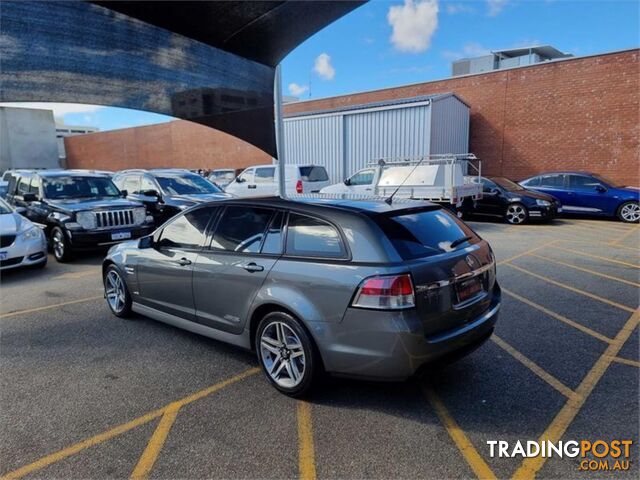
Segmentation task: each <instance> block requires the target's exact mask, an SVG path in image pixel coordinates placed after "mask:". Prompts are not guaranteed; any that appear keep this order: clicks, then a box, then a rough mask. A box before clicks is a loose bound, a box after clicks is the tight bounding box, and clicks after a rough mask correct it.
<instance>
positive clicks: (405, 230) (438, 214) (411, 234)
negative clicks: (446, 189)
mask: <svg viewBox="0 0 640 480" xmlns="http://www.w3.org/2000/svg"><path fill="white" fill-rule="evenodd" d="M376 222H377V223H378V225H379V226H380V228H382V230H383V232H384V233H385V234H386V236H387V238H389V240H391V243H392V244H393V246H394V247H395V249H396V250H397V251H398V254H399V255H400V256H401V257H402V258H403V259H404V260H410V259H413V258H418V257H429V256H431V255H437V254H440V253H445V252H450V251H452V250H455V249H457V248H462V247H464V246H467V245H468V242H469V241H474V240H475V239H477V238H478V237H477V236H476V234H475V233H473V230H471V229H470V228H469V227H467V226H466V225H465V224H464V223H462V222H461V221H460V220H458V219H457V218H456V217H455V216H454V215H452V214H451V213H449V212H448V211H446V210H444V209H440V208H439V209H430V210H419V211H405V212H399V213H398V214H394V215H381V216H379V217H376ZM465 237H469V239H468V240H465V241H462V239H464V238H465ZM456 241H458V242H456ZM454 242H456V243H457V244H454V245H453V247H452V243H454Z"/></svg>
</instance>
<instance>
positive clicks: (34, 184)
mask: <svg viewBox="0 0 640 480" xmlns="http://www.w3.org/2000/svg"><path fill="white" fill-rule="evenodd" d="M29 193H31V194H33V196H34V197H35V199H34V200H33V201H31V202H29V208H28V209H27V211H26V212H25V215H26V216H27V218H29V220H31V221H32V222H36V223H40V224H43V225H45V224H46V222H47V216H48V214H49V210H48V208H47V207H46V205H45V204H44V203H43V202H42V179H41V178H40V177H39V176H38V175H34V176H33V177H32V178H31V183H30V184H29Z"/></svg>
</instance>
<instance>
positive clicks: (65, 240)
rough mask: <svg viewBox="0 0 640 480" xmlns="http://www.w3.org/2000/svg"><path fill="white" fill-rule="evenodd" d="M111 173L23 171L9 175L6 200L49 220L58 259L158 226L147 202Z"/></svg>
mask: <svg viewBox="0 0 640 480" xmlns="http://www.w3.org/2000/svg"><path fill="white" fill-rule="evenodd" d="M125 195H126V192H121V191H120V190H118V188H117V187H116V186H115V185H114V183H113V182H112V181H111V178H109V176H108V175H105V174H100V173H95V172H92V171H87V170H32V171H29V170H21V171H19V172H16V173H15V174H13V175H12V176H11V177H10V179H9V185H8V191H7V201H8V202H9V203H11V204H12V205H14V206H15V207H18V208H20V207H22V208H23V209H24V210H25V212H24V215H25V216H26V217H28V218H29V219H30V220H32V221H34V222H36V223H40V224H43V225H46V232H47V235H48V237H49V239H50V242H51V247H52V249H53V254H54V256H55V257H56V260H58V261H59V262H65V261H68V260H70V259H71V257H72V256H73V251H74V250H79V249H88V248H96V247H101V246H106V245H112V244H114V243H118V242H120V241H122V240H127V239H130V238H138V237H141V236H144V235H146V234H148V233H149V232H150V231H151V230H152V229H153V219H152V218H151V217H150V216H148V215H147V212H146V209H145V207H144V205H142V204H141V203H139V202H135V201H132V200H127V199H126V198H123V196H125Z"/></svg>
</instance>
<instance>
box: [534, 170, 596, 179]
mask: <svg viewBox="0 0 640 480" xmlns="http://www.w3.org/2000/svg"><path fill="white" fill-rule="evenodd" d="M546 175H595V174H594V173H593V172H585V171H584V170H573V171H565V172H543V173H538V174H537V175H533V176H531V177H528V178H536V177H544V176H546Z"/></svg>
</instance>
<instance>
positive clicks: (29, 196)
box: [22, 193, 38, 202]
mask: <svg viewBox="0 0 640 480" xmlns="http://www.w3.org/2000/svg"><path fill="white" fill-rule="evenodd" d="M36 200H38V197H36V194H35V193H25V194H23V195H22V201H24V202H35V201H36Z"/></svg>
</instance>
